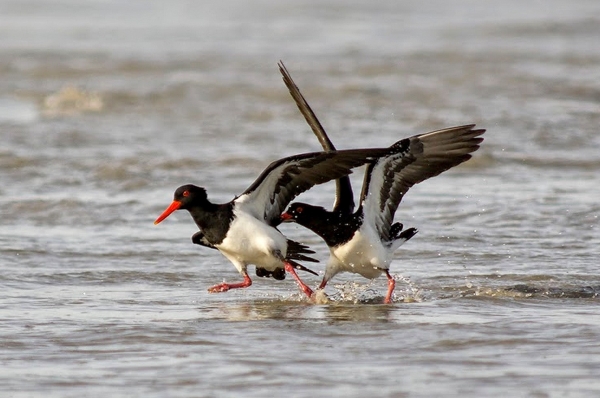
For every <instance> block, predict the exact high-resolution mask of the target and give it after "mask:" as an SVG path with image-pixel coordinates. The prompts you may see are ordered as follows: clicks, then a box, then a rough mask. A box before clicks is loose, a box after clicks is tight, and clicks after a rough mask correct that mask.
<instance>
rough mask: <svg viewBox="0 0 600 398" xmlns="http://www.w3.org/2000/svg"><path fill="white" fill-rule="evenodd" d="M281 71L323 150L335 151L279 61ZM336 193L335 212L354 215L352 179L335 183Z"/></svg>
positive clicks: (341, 179) (338, 180) (343, 179)
mask: <svg viewBox="0 0 600 398" xmlns="http://www.w3.org/2000/svg"><path fill="white" fill-rule="evenodd" d="M279 71H280V72H281V75H282V76H283V82H284V83H285V85H286V87H287V88H288V90H290V94H291V95H292V98H293V99H294V101H295V102H296V106H298V109H299V110H300V113H302V115H303V116H304V119H306V122H307V123H308V125H309V126H310V128H311V129H312V131H313V133H314V134H315V135H316V136H317V139H318V140H319V142H320V143H321V146H322V147H323V150H325V151H335V146H334V145H333V142H331V140H330V139H329V137H328V136H327V133H326V132H325V129H324V128H323V126H322V125H321V122H319V119H318V118H317V115H315V113H314V112H313V110H312V108H311V107H310V105H308V102H306V99H305V98H304V96H303V95H302V93H301V92H300V89H299V88H298V86H297V85H296V83H295V82H294V80H293V79H292V76H291V75H290V73H289V72H288V70H287V68H286V67H285V65H284V64H283V61H279ZM335 185H336V191H335V202H334V203H333V211H334V212H338V211H339V212H342V213H343V214H352V212H354V193H353V192H352V185H351V184H350V177H348V176H344V177H341V178H338V179H337V180H336V181H335Z"/></svg>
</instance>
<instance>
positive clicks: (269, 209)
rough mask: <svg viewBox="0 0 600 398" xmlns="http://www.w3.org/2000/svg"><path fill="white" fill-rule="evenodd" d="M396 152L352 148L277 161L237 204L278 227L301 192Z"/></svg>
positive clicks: (307, 154) (236, 201)
mask: <svg viewBox="0 0 600 398" xmlns="http://www.w3.org/2000/svg"><path fill="white" fill-rule="evenodd" d="M393 151H394V149H392V147H390V148H373V149H349V150H344V151H330V152H312V153H305V154H300V155H295V156H290V157H287V158H283V159H280V160H276V161H274V162H273V163H271V164H270V165H269V166H268V167H267V168H266V169H265V170H264V171H263V172H262V173H261V174H260V176H258V178H257V179H256V181H254V183H252V185H251V186H250V187H248V189H246V191H244V193H243V194H242V195H240V196H239V197H238V198H236V199H235V200H234V203H235V205H236V206H239V207H240V209H243V210H244V211H246V212H248V213H250V214H252V215H253V216H254V217H256V218H258V219H262V220H265V221H266V222H267V223H268V224H269V225H276V224H278V223H279V221H280V219H279V216H280V215H281V213H282V212H283V211H284V210H285V208H286V206H287V205H288V204H289V203H290V201H292V200H293V199H294V198H295V197H296V196H298V195H300V194H301V193H302V192H304V191H307V190H308V189H310V188H311V187H312V186H314V185H318V184H323V183H325V182H327V181H331V180H334V179H337V178H340V177H343V176H346V175H348V174H350V173H351V169H353V168H355V167H358V166H361V165H363V164H365V163H367V162H372V161H374V160H375V159H377V158H379V157H381V156H386V155H389V154H390V153H392V152H393Z"/></svg>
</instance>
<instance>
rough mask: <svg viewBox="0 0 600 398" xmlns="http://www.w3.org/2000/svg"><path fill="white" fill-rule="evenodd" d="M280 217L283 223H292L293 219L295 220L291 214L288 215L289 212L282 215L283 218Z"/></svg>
mask: <svg viewBox="0 0 600 398" xmlns="http://www.w3.org/2000/svg"><path fill="white" fill-rule="evenodd" d="M279 217H281V221H283V222H287V221H290V220H291V219H292V218H294V217H293V216H292V215H291V214H290V213H287V212H286V213H282V214H281V216H279Z"/></svg>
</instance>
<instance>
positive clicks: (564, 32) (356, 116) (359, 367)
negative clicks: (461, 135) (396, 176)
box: [0, 0, 600, 397]
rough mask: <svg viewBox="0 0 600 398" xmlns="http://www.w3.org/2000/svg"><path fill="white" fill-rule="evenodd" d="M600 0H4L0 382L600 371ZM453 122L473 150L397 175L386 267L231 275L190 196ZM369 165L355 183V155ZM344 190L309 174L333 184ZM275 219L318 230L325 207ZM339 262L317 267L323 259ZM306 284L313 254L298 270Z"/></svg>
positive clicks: (264, 381)
mask: <svg viewBox="0 0 600 398" xmlns="http://www.w3.org/2000/svg"><path fill="white" fill-rule="evenodd" d="M599 15H600V3H599V2H597V1H578V2H573V1H566V0H565V1H558V0H556V1H550V2H537V3H532V2H521V1H505V2H502V5H501V6H499V5H498V4H496V5H494V6H491V5H489V4H487V3H484V2H478V1H461V2H452V5H450V3H447V2H442V1H434V2H425V3H424V2H420V1H419V2H417V1H408V2H397V1H383V2H367V1H364V2H361V1H356V2H347V1H333V2H326V3H324V2H320V1H311V2H303V1H302V2H301V1H292V2H275V1H272V2H270V1H262V2H241V1H240V2H233V1H219V2H196V1H183V0H180V1H170V2H157V1H156V2H151V1H150V2H122V1H104V2H85V3H82V2H80V1H74V0H65V1H61V2H44V1H39V0H32V1H17V0H13V1H1V2H0V77H1V78H0V140H1V142H2V145H1V147H0V215H1V220H2V221H1V224H0V253H1V255H0V270H1V272H0V285H1V287H2V288H1V289H0V347H1V349H0V369H1V370H0V395H1V396H6V397H33V396H42V395H43V396H45V397H82V396H90V397H91V396H111V397H117V396H123V397H135V396H144V397H167V396H168V397H199V396H206V397H215V396H219V397H228V396H230V397H240V396H245V397H264V396H288V397H308V396H347V397H367V396H378V397H405V396H406V397H432V396H463V397H464V396H478V397H479V396H523V397H525V396H531V397H554V396H557V397H558V396H560V397H591V396H595V395H597V394H598V393H599V392H600V382H599V381H598V380H600V360H599V359H598V358H600V344H599V341H600V317H599V314H600V310H599V306H598V304H599V301H598V300H599V298H598V294H599V293H600V274H599V272H598V270H599V265H598V264H599V262H598V261H599V260H598V259H599V254H600V251H599V249H598V247H599V243H600V236H599V232H598V226H599V221H598V216H599V214H600V202H599V199H598V198H600V173H599V171H600V134H599V132H598V126H600V50H599V47H598V37H600V17H599ZM279 59H283V60H284V61H285V62H286V65H287V66H288V68H289V69H290V71H291V73H292V74H293V76H294V78H295V80H296V82H297V83H298V84H299V86H300V88H301V89H302V91H303V92H304V94H305V95H306V97H307V98H308V100H309V102H310V103H311V105H312V106H313V108H314V109H315V111H316V112H317V114H318V115H319V116H320V118H321V121H322V122H323V124H324V125H325V127H326V128H327V130H328V131H329V133H330V136H331V138H332V140H333V141H334V143H335V144H336V145H337V146H338V147H340V148H351V147H371V146H387V145H390V144H391V143H393V142H395V141H396V140H398V139H399V138H402V137H406V136H409V135H412V134H416V133H421V132H426V131H429V130H433V129H436V128H442V127H447V126H451V125H458V124H466V123H477V124H478V126H480V127H483V128H487V129H488V132H487V133H486V137H485V138H486V140H485V142H484V145H483V147H482V149H481V150H480V151H479V152H477V154H476V156H475V158H474V159H473V160H471V161H470V162H468V163H467V164H465V165H464V166H461V167H459V168H457V169H455V170H452V171H450V172H448V173H445V174H443V175H442V176H439V177H436V178H434V179H432V180H429V181H427V182H425V183H423V184H421V185H419V186H417V187H415V188H414V189H412V190H411V192H410V193H409V194H408V195H407V196H406V198H405V200H404V201H403V203H402V205H401V206H400V209H399V211H398V213H397V215H396V218H397V219H398V220H401V221H402V222H403V223H404V224H405V225H406V226H407V227H409V226H410V227H417V228H418V229H419V230H420V233H419V234H418V235H417V236H416V237H415V238H413V239H412V240H411V241H410V242H408V243H407V244H406V245H404V246H403V247H402V249H401V250H399V251H398V252H397V255H396V260H395V262H394V263H393V265H392V272H393V273H394V274H396V275H397V277H398V279H399V283H398V284H397V292H396V299H395V301H396V302H395V303H394V304H393V305H390V306H384V305H380V304H378V303H379V302H381V299H382V296H383V293H384V291H385V286H386V281H385V280H384V278H380V279H378V280H375V281H374V282H369V281H367V280H365V279H361V278H360V277H358V276H353V275H345V276H341V277H338V278H336V279H335V280H334V282H333V283H332V285H331V286H330V287H328V293H329V294H330V296H331V298H332V299H333V302H332V303H331V304H328V305H312V304H309V303H307V302H306V301H305V299H304V298H303V297H302V296H301V295H300V294H299V293H298V290H297V288H296V286H295V285H294V284H293V282H292V281H291V278H288V280H286V281H283V282H278V281H273V280H265V279H260V278H254V285H253V286H252V287H251V288H249V289H246V290H243V291H232V292H229V293H226V294H208V292H207V290H206V289H207V288H208V287H209V286H211V285H212V284H215V283H218V282H221V281H222V280H227V281H238V280H239V279H240V277H239V275H238V274H237V273H236V271H235V269H234V267H233V266H232V265H231V264H229V263H228V261H227V260H226V259H225V258H223V257H222V256H221V255H220V254H219V253H217V252H216V251H212V250H208V249H203V248H200V247H198V246H194V245H192V244H191V242H190V236H191V235H192V234H193V233H194V232H195V227H194V225H193V223H192V221H191V219H190V217H189V215H188V214H187V213H185V212H178V213H176V214H174V215H173V216H171V217H170V218H169V219H168V220H167V221H165V222H164V223H162V224H160V225H159V226H154V225H153V224H152V222H153V220H154V219H155V218H156V216H157V215H158V214H159V213H160V212H161V211H162V210H163V209H164V207H166V205H167V204H168V203H169V202H170V200H171V198H172V193H173V191H174V189H175V188H176V187H177V186H179V185H182V184H183V183H188V182H189V183H196V184H198V185H203V186H205V187H207V189H208V191H209V195H210V197H211V198H213V199H214V200H215V201H226V200H230V199H231V198H232V197H233V195H235V194H239V193H240V192H242V191H243V190H244V189H245V188H246V187H247V186H248V185H250V183H251V182H252V181H253V179H254V178H255V177H256V176H257V175H258V173H259V172H260V171H261V170H262V169H263V168H264V167H265V166H266V165H267V164H268V163H269V162H270V161H272V160H274V159H277V158H280V157H283V156H287V155H292V154H295V153H299V152H305V151H312V150H318V149H319V144H318V142H317V140H316V139H315V138H314V137H313V136H312V133H311V132H310V130H309V129H308V127H307V126H306V124H305V123H304V120H303V119H302V117H301V116H300V115H299V113H298V111H297V109H296V107H295V105H294V104H293V102H292V100H291V98H290V97H289V94H288V93H287V90H286V89H285V87H284V85H283V83H282V82H281V77H280V76H279V73H278V70H277V66H276V63H277V61H278V60H279ZM356 177H357V178H355V179H354V183H355V190H356V191H359V189H360V183H361V180H360V173H358V174H357V176H356ZM332 192H333V188H332V186H331V185H329V186H325V187H319V189H315V190H311V191H309V192H308V193H306V194H304V195H303V196H302V197H301V198H300V199H302V200H303V201H310V202H312V203H316V204H321V205H324V206H330V204H331V203H332ZM282 230H283V231H284V232H285V233H286V234H287V235H288V236H290V237H291V238H294V239H297V240H300V241H302V242H305V243H308V244H311V246H312V247H313V248H314V249H315V250H317V256H318V257H319V258H320V259H321V260H322V262H324V261H325V260H326V258H327V255H328V253H327V249H326V247H325V246H324V245H323V243H322V242H321V241H320V240H319V239H318V238H316V237H315V236H314V235H312V234H311V233H310V232H309V231H307V230H304V229H302V228H300V227H297V226H294V225H285V226H284V227H283V228H282ZM323 267H324V266H323V264H321V265H316V266H315V267H314V268H315V269H316V270H318V271H322V270H323ZM305 280H306V281H307V282H308V283H309V284H311V285H312V286H315V285H317V284H318V282H319V278H318V277H314V276H311V275H307V276H305Z"/></svg>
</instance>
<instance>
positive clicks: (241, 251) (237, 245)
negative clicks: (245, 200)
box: [216, 212, 287, 271]
mask: <svg viewBox="0 0 600 398" xmlns="http://www.w3.org/2000/svg"><path fill="white" fill-rule="evenodd" d="M235 216H236V217H235V219H234V220H233V222H232V223H231V225H230V226H229V231H227V235H226V236H225V239H224V240H223V242H221V244H219V245H217V246H216V247H217V249H219V250H220V251H221V252H222V253H223V255H225V257H227V258H228V259H230V260H231V261H232V262H233V263H234V264H235V263H236V262H239V263H242V264H244V265H247V264H254V265H257V266H260V267H262V268H265V269H267V270H269V271H273V270H274V269H276V268H281V267H282V265H283V264H282V263H281V261H280V260H279V259H277V258H275V257H274V256H273V252H274V251H280V252H281V254H282V256H284V257H285V255H286V253H287V241H286V239H285V237H284V236H283V235H282V234H281V233H280V232H279V231H278V230H276V229H275V228H273V227H271V226H269V225H267V224H265V222H264V221H262V220H258V219H256V218H254V217H252V216H251V215H248V214H247V213H244V212H237V214H235ZM234 260H235V261H234ZM236 267H237V265H236ZM238 271H240V270H238Z"/></svg>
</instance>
